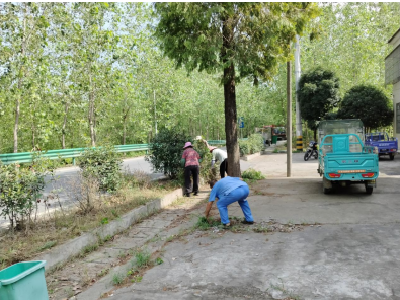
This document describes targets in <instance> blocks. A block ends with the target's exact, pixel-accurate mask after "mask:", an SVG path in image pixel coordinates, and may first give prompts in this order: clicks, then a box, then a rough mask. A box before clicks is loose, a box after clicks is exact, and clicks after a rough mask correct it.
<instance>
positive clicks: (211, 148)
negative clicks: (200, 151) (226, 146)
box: [208, 146, 217, 152]
mask: <svg viewBox="0 0 400 300" xmlns="http://www.w3.org/2000/svg"><path fill="white" fill-rule="evenodd" d="M208 149H209V150H210V152H213V150H214V149H217V147H213V146H209V147H208Z"/></svg>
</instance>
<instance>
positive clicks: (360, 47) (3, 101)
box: [0, 2, 400, 153]
mask: <svg viewBox="0 0 400 300" xmlns="http://www.w3.org/2000/svg"><path fill="white" fill-rule="evenodd" d="M174 5H175V4H174ZM180 5H182V6H183V7H184V6H187V9H189V10H190V9H194V8H192V7H191V6H190V5H189V4H184V3H182V4H180ZM204 5H209V6H210V7H214V8H215V7H217V6H219V7H222V8H224V5H225V6H229V5H233V4H229V3H225V4H218V3H215V4H204ZM246 5H248V6H247V8H246ZM274 5H275V6H274ZM296 5H297V6H296ZM301 5H302V4H299V3H296V4H295V5H294V4H293V5H292V4H285V3H275V4H268V3H255V4H251V3H250V4H245V3H238V4H237V5H236V7H237V11H242V10H243V11H244V10H245V12H244V13H243V14H244V15H243V16H241V18H244V17H245V16H246V18H253V19H254V20H253V21H254V22H257V23H253V24H258V25H257V26H258V27H256V26H255V25H252V24H250V23H249V22H247V23H246V22H245V23H243V24H247V25H248V27H250V26H253V29H252V30H250V31H249V32H246V31H243V30H242V29H245V28H244V27H240V26H242V25H241V24H242V23H240V22H241V20H242V19H240V22H239V24H238V26H239V27H240V28H239V27H237V28H239V29H240V30H242V31H239V30H238V29H235V30H236V31H235V35H234V39H233V41H236V40H238V41H242V43H241V44H240V45H235V47H237V48H238V49H241V50H240V52H237V53H236V52H232V50H229V51H228V52H229V53H230V55H228V56H227V58H228V60H230V61H235V63H234V68H233V69H232V70H233V71H235V87H237V89H236V90H235V99H236V105H237V112H236V114H237V116H240V117H244V120H245V122H244V126H245V127H244V128H243V129H241V134H242V136H243V137H247V136H248V135H249V134H250V133H252V132H254V127H260V126H262V125H269V124H283V123H285V122H286V109H287V108H286V96H285V93H286V79H287V78H286V64H285V60H286V58H285V55H286V54H284V53H283V51H284V50H285V49H286V48H285V47H283V48H282V49H283V50H282V49H281V50H282V53H281V52H273V53H272V52H271V53H272V54H273V55H272V58H271V57H270V58H268V56H267V58H268V59H275V60H276V62H277V64H276V65H275V67H274V68H272V69H271V70H269V71H268V72H266V73H265V74H264V75H265V76H264V77H266V78H269V79H270V80H267V81H264V80H263V76H258V74H256V73H257V72H256V71H257V69H256V70H255V71H254V73H255V75H256V77H254V76H253V75H251V74H250V73H249V72H247V71H246V70H243V71H242V75H243V76H242V75H240V71H239V70H240V69H239V66H242V68H247V65H248V66H249V68H250V69H252V68H253V67H254V68H255V67H257V65H254V63H252V62H253V61H254V62H257V60H260V61H261V64H265V65H266V64H267V62H264V61H263V59H261V58H260V59H258V58H257V57H253V58H252V60H251V61H250V60H248V59H247V58H246V56H247V55H252V56H254V55H253V54H252V53H253V52H252V53H250V50H251V49H253V50H255V49H256V48H254V47H252V48H246V47H250V46H251V45H248V46H246V45H247V44H249V43H250V42H248V40H247V39H252V38H253V37H252V35H254V34H256V35H257V34H258V35H259V36H257V37H256V38H257V39H258V40H260V39H261V38H263V37H262V35H263V31H262V30H264V32H265V35H266V36H267V34H270V33H271V30H272V29H273V28H279V27H281V25H280V24H281V23H284V24H287V23H290V20H289V21H288V19H287V18H286V14H285V13H284V14H283V16H284V18H277V17H276V16H275V18H274V20H275V22H276V23H273V24H270V23H268V20H267V21H266V23H265V24H266V25H268V26H266V25H264V24H263V23H262V22H261V19H260V18H261V17H259V16H258V14H254V15H252V14H253V12H252V9H253V8H257V7H262V8H263V9H264V11H268V10H269V9H270V8H271V7H275V8H277V9H285V8H289V7H290V8H292V9H295V7H297V9H298V10H300V11H301V10H302V9H301ZM299 7H300V8H299ZM318 7H319V8H321V10H322V12H323V13H322V14H321V15H320V16H319V17H318V18H316V19H314V21H313V22H315V23H316V24H317V26H319V28H320V29H321V38H320V39H318V40H313V41H310V40H309V39H308V36H309V34H310V31H309V30H310V29H309V28H306V31H304V34H303V36H302V39H301V49H302V50H301V55H302V56H301V59H302V61H301V63H302V68H303V71H305V72H307V71H308V70H311V69H314V68H315V67H317V66H323V67H324V68H328V69H329V70H332V71H333V72H334V73H335V74H336V76H337V77H338V78H339V80H340V87H339V90H340V95H341V96H343V95H344V93H345V91H347V90H349V89H350V88H351V87H352V86H353V85H354V84H362V83H366V84H373V85H375V86H377V87H379V88H383V89H384V90H385V93H386V94H389V93H390V92H391V86H390V85H389V86H384V70H385V57H386V55H387V54H389V53H390V51H391V50H392V49H391V46H390V45H388V44H387V41H388V40H389V39H390V37H391V36H392V35H393V33H394V32H395V31H396V30H397V29H398V27H399V22H398V16H399V14H400V3H398V2H391V3H383V2H379V3H373V2H369V3H352V2H348V3H347V2H346V3H341V4H335V3H328V4H327V3H319V4H318ZM224 9H225V8H224ZM235 9H236V8H235ZM307 9H308V8H307ZM250 10H251V12H249V11H250ZM153 11H155V5H152V4H149V3H130V2H127V3H94V2H93V3H69V2H66V3H42V2H31V3H28V2H24V3H22V2H4V3H0V21H1V22H0V28H1V31H2V35H1V37H0V153H9V152H13V151H14V150H15V148H14V145H16V146H17V151H19V152H25V151H30V150H31V149H32V148H40V149H43V150H50V149H60V148H76V147H86V146H90V145H91V144H92V141H94V142H95V144H96V146H103V145H107V144H113V145H117V144H124V143H126V144H134V143H148V142H149V141H150V140H151V138H152V137H153V136H154V133H155V124H156V123H157V126H158V130H161V128H163V127H165V128H171V127H174V126H178V127H179V128H181V130H182V132H183V133H184V134H188V135H190V136H197V135H203V136H204V137H205V138H206V139H218V140H219V139H226V134H225V128H224V126H225V125H226V124H225V117H224V116H225V99H224V89H222V88H221V86H220V84H221V83H222V84H223V83H224V81H223V80H222V79H223V76H224V71H223V67H224V63H222V62H221V55H220V53H219V52H218V49H215V47H217V46H218V45H221V44H222V42H219V44H218V43H216V39H217V37H215V40H209V41H208V42H209V45H210V49H209V51H207V53H211V52H212V51H214V52H213V53H214V55H215V56H216V57H214V58H213V59H214V60H212V61H211V60H210V61H209V63H208V65H207V66H209V67H210V68H208V69H205V68H204V71H207V72H198V71H196V70H195V69H193V71H191V73H190V74H189V75H188V74H187V73H188V72H187V70H185V69H184V68H179V69H176V68H175V67H176V61H174V60H172V59H170V58H169V57H165V56H163V53H162V51H161V50H160V47H159V45H158V44H157V43H158V39H155V38H154V36H153V32H154V30H155V29H156V26H157V24H158V23H157V22H158V19H156V18H154V17H153V15H152V13H153ZM204 11H205V10H204ZM224 11H225V10H224ZM230 11H232V9H231V10H230ZM273 11H274V10H273V9H272V8H271V13H270V15H271V16H273V15H274V13H273ZM192 12H193V11H192ZM205 13H206V12H205ZM249 15H250V17H248V16H249ZM199 16H200V17H201V14H200V15H199ZM199 16H197V15H193V16H192V22H194V23H198V22H199V21H200V20H201V19H202V17H201V18H200V17H199ZM219 16H220V14H219V13H215V14H213V15H212V17H213V18H214V19H215V18H216V17H219ZM229 16H231V15H229ZM252 16H254V17H252ZM232 18H233V15H232ZM214 19H213V21H214ZM210 20H211V19H210ZM249 20H250V19H249ZM262 21H263V22H264V20H262ZM174 22H175V21H174V20H171V24H174ZM210 24H212V22H211V21H210ZM221 24H222V23H221ZM203 25H204V24H203ZM247 25H246V26H247ZM275 25H276V27H274V26H275ZM292 25H293V26H294V27H296V26H298V24H297V22H296V23H292ZM287 26H288V27H290V26H289V25H287ZM294 27H290V28H289V30H288V31H287V32H288V36H290V35H291V34H292V29H293V28H294ZM306 27H307V26H306ZM256 28H260V32H258V31H257V30H256ZM214 31H215V32H216V34H219V38H221V37H222V36H223V32H222V27H221V28H220V31H218V30H217V28H214ZM217 31H218V32H217ZM285 32H286V31H285ZM89 33H90V34H89ZM239 33H240V34H239ZM250 34H251V35H250ZM204 35H205V36H206V37H207V38H208V39H211V35H210V36H207V35H206V34H205V33H204ZM185 36H188V37H189V38H190V41H197V40H196V39H195V38H193V39H192V38H191V35H187V34H186V33H183V32H182V36H181V37H180V40H184V39H185ZM269 36H270V37H273V36H275V37H276V38H277V42H276V43H278V42H280V41H281V42H282V41H284V40H286V37H285V36H283V34H282V35H280V34H279V32H277V33H276V34H275V35H272V33H271V34H270V35H269ZM282 36H283V37H282ZM246 38H247V39H246ZM201 39H202V37H200V40H201ZM253 39H254V38H253ZM276 43H275V41H271V43H270V44H276ZM191 45H192V46H193V43H191ZM212 45H214V49H213V50H212V49H211V46H212ZM215 45H217V46H215ZM267 45H268V44H267ZM22 46H23V47H22ZM193 47H194V46H193ZM193 47H192V48H193ZM196 47H198V46H197V45H196V46H195V47H194V49H191V51H192V52H190V53H189V52H187V51H186V50H185V51H186V52H185V53H186V54H185V53H183V52H182V56H183V55H188V53H189V54H190V55H192V57H193V59H194V58H195V55H196V56H197V61H198V62H200V61H203V60H204V59H203V58H202V57H201V56H198V55H199V52H196V51H195V50H196ZM205 48H206V45H202V47H201V49H200V50H204V49H205ZM22 49H23V51H22ZM206 50H207V49H206ZM253 50H252V51H253ZM171 51H172V50H171ZM262 51H264V50H262V48H260V52H259V53H260V55H261V53H263V52H262ZM263 55H264V54H263ZM265 55H268V53H267V52H266V54H265ZM274 55H276V57H275V56H274ZM206 58H207V59H209V58H208V56H207V57H206ZM239 58H240V59H242V58H243V59H244V62H243V63H240V64H239V62H238V63H236V61H239ZM289 58H290V54H289ZM254 59H255V60H254ZM204 61H205V60H204ZM281 61H282V62H283V63H280V62H281ZM215 63H216V64H215ZM257 63H258V62H257ZM182 65H183V66H184V67H185V68H187V66H188V65H190V64H189V63H188V62H184V61H183V60H182ZM258 72H261V71H258ZM274 72H276V73H275V74H274ZM246 74H250V75H246ZM257 76H258V77H257ZM255 78H257V80H254V79H255ZM239 80H240V82H239ZM254 81H256V82H257V81H258V83H259V84H258V87H255V85H254ZM17 108H18V110H17ZM89 112H90V113H91V115H90V117H89ZM230 112H232V113H233V111H232V110H230ZM17 116H18V117H17ZM231 118H232V121H236V118H234V117H231ZM91 120H92V122H91ZM16 121H17V122H16ZM90 124H92V125H90ZM235 125H236V122H235ZM91 126H92V129H93V130H92V129H91ZM14 133H15V135H14ZM92 133H93V134H92ZM15 142H16V143H15Z"/></svg>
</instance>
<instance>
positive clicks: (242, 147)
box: [239, 141, 250, 156]
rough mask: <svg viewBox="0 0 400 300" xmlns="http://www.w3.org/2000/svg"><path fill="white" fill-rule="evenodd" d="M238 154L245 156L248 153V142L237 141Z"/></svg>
mask: <svg viewBox="0 0 400 300" xmlns="http://www.w3.org/2000/svg"><path fill="white" fill-rule="evenodd" d="M239 151H240V156H245V155H247V154H249V153H250V144H249V142H248V141H239Z"/></svg>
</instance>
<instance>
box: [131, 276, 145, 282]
mask: <svg viewBox="0 0 400 300" xmlns="http://www.w3.org/2000/svg"><path fill="white" fill-rule="evenodd" d="M142 279H143V277H142V276H135V277H134V278H132V280H131V282H132V283H136V282H141V281H142Z"/></svg>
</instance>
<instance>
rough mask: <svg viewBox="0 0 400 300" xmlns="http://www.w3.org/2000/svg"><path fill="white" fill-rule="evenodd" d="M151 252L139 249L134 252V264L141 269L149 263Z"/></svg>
mask: <svg viewBox="0 0 400 300" xmlns="http://www.w3.org/2000/svg"><path fill="white" fill-rule="evenodd" d="M150 257H151V253H149V252H148V251H143V250H140V251H138V252H137V253H136V254H135V259H136V261H135V265H136V267H137V268H139V269H142V268H145V267H148V266H149V265H150Z"/></svg>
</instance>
